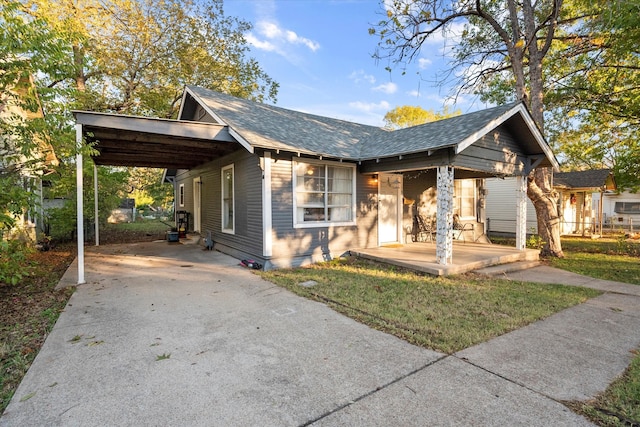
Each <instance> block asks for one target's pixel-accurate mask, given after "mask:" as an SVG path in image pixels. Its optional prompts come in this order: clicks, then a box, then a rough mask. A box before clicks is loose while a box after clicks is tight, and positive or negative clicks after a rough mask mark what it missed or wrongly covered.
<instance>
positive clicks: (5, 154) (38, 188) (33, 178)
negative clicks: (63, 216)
mask: <svg viewBox="0 0 640 427" xmlns="http://www.w3.org/2000/svg"><path fill="white" fill-rule="evenodd" d="M28 91H35V83H34V82H33V79H32V78H31V77H28V78H26V77H24V78H20V79H19V80H18V81H16V84H15V85H14V86H13V89H12V90H11V91H10V95H9V96H6V97H5V98H4V99H0V120H3V121H5V122H6V123H11V122H16V124H18V123H20V122H22V121H28V120H34V119H40V118H43V117H44V113H43V111H42V107H41V106H40V105H39V103H38V109H37V110H36V111H35V112H34V111H28V110H25V109H23V108H22V107H21V106H20V105H19V103H18V102H17V100H19V99H20V98H22V97H24V96H26V93H27V92H28ZM0 138H2V141H0V142H1V143H0V174H4V173H8V174H11V173H14V172H10V171H12V170H13V171H15V170H17V171H19V174H20V180H21V183H22V185H23V186H24V189H25V190H27V191H28V192H30V193H31V194H33V195H34V196H35V198H36V201H37V205H36V206H35V207H34V208H33V209H31V210H25V212H24V213H23V214H21V215H19V217H17V218H15V219H16V224H15V227H14V229H13V230H10V232H11V234H13V235H22V236H24V237H26V238H28V239H29V240H31V241H33V242H36V241H37V240H38V239H39V237H40V236H39V234H41V233H42V232H43V231H44V221H43V218H44V205H45V203H44V196H43V185H46V183H44V184H43V176H44V175H46V174H47V173H49V172H51V169H50V168H53V167H55V166H57V165H58V159H57V157H56V155H55V153H54V151H53V147H52V146H51V144H49V143H48V142H47V141H44V140H41V139H38V140H37V141H35V142H36V145H37V150H35V152H32V153H31V156H32V158H26V157H25V156H24V155H22V154H20V152H21V150H20V147H18V146H17V145H16V144H15V141H14V140H13V139H12V138H11V137H4V136H3V135H0ZM1 237H2V236H0V238H1Z"/></svg>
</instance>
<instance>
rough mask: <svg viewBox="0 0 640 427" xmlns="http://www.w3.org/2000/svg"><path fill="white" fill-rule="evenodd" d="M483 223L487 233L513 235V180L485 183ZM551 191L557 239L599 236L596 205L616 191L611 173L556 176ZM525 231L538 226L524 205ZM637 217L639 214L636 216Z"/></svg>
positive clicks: (533, 230) (530, 208)
mask: <svg viewBox="0 0 640 427" xmlns="http://www.w3.org/2000/svg"><path fill="white" fill-rule="evenodd" d="M485 185H486V188H487V192H488V195H487V214H486V215H487V222H488V227H489V232H491V233H506V234H509V233H515V209H516V208H515V202H514V201H513V188H514V186H515V185H516V182H515V179H513V178H505V179H497V178H491V179H487V180H486V182H485ZM553 188H554V190H555V191H556V192H557V193H558V213H559V214H560V218H561V222H560V234H561V235H572V234H573V235H576V234H577V235H586V234H594V233H598V234H601V233H602V231H601V220H603V219H604V217H603V216H602V215H601V213H602V212H603V210H602V206H600V204H599V202H598V201H599V200H601V198H600V196H599V195H600V194H609V193H610V192H614V191H615V190H616V184H615V180H614V178H613V173H612V172H611V171H610V170H609V169H594V170H586V171H575V172H556V173H554V175H553ZM527 204H528V208H527V230H528V231H529V232H531V233H537V229H538V224H537V219H536V214H535V209H534V207H533V204H532V203H531V202H530V201H528V202H527ZM639 213H640V212H639ZM639 219H640V218H639Z"/></svg>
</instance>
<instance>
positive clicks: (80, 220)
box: [76, 124, 84, 285]
mask: <svg viewBox="0 0 640 427" xmlns="http://www.w3.org/2000/svg"><path fill="white" fill-rule="evenodd" d="M76 147H77V150H78V154H76V209H77V211H76V221H77V226H76V229H77V233H76V234H77V235H78V285H81V284H83V283H84V215H83V211H82V210H83V208H84V207H83V203H82V202H83V201H82V197H83V195H82V190H83V188H82V152H81V150H82V125H81V124H76Z"/></svg>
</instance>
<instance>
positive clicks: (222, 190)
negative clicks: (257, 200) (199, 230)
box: [220, 163, 236, 234]
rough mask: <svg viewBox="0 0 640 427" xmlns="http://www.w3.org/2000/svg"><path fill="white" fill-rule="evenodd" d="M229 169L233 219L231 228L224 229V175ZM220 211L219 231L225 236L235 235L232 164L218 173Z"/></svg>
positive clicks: (234, 184) (233, 171)
mask: <svg viewBox="0 0 640 427" xmlns="http://www.w3.org/2000/svg"><path fill="white" fill-rule="evenodd" d="M229 169H231V177H232V183H231V197H232V206H231V209H233V218H232V224H231V228H224V216H225V212H224V207H225V206H224V173H225V172H226V171H228V170H229ZM220 190H221V191H220V209H221V220H220V229H221V231H222V232H223V233H226V234H235V233H236V174H235V168H234V165H233V163H232V164H230V165H227V166H225V167H223V168H222V169H221V171H220Z"/></svg>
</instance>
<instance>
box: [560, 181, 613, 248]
mask: <svg viewBox="0 0 640 427" xmlns="http://www.w3.org/2000/svg"><path fill="white" fill-rule="evenodd" d="M553 188H554V189H555V190H556V191H557V192H558V193H559V199H558V205H559V208H560V209H559V213H560V218H561V219H562V221H561V223H560V234H563V235H568V234H577V235H581V236H584V235H587V234H602V230H601V227H602V224H603V220H604V217H603V216H602V207H601V206H599V204H598V205H596V204H594V200H593V195H595V194H602V193H604V192H606V191H615V190H616V182H615V180H614V178H613V173H612V172H611V171H610V170H609V169H594V170H586V171H576V172H561V173H556V174H554V175H553ZM599 200H602V199H601V198H599Z"/></svg>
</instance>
